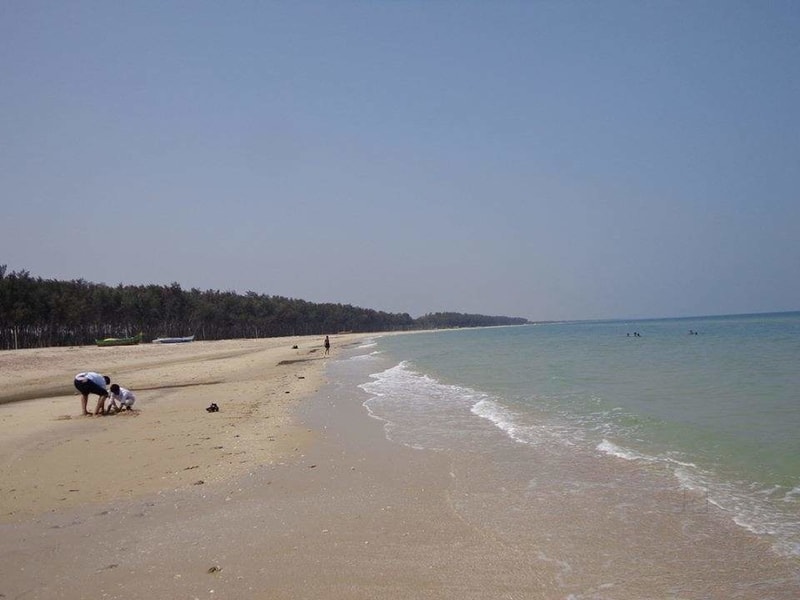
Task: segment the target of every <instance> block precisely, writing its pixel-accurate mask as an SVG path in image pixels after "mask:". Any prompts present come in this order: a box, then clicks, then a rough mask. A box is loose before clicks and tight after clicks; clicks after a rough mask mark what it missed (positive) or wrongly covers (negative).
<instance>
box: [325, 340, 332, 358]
mask: <svg viewBox="0 0 800 600" xmlns="http://www.w3.org/2000/svg"><path fill="white" fill-rule="evenodd" d="M330 351H331V340H330V338H328V336H327V335H326V336H325V356H327V355H328V353H329V352H330Z"/></svg>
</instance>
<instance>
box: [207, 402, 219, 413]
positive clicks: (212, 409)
mask: <svg viewBox="0 0 800 600" xmlns="http://www.w3.org/2000/svg"><path fill="white" fill-rule="evenodd" d="M206 410H207V411H208V412H219V406H217V405H216V404H215V403H212V404H211V406H209V407H208V408H207V409H206Z"/></svg>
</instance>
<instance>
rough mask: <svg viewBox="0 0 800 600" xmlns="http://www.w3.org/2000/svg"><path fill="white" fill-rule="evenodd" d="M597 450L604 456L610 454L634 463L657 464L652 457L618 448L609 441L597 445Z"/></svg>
mask: <svg viewBox="0 0 800 600" xmlns="http://www.w3.org/2000/svg"><path fill="white" fill-rule="evenodd" d="M596 449H597V450H598V451H599V452H602V453H603V454H608V455H610V456H616V457H617V458H622V459H624V460H633V461H643V462H648V463H649V462H655V460H656V459H654V458H653V457H652V456H647V455H645V454H640V453H639V452H635V451H633V450H629V449H627V448H622V447H620V446H617V445H616V444H614V443H613V442H609V441H608V440H605V439H604V440H603V441H602V442H600V443H599V444H597V447H596Z"/></svg>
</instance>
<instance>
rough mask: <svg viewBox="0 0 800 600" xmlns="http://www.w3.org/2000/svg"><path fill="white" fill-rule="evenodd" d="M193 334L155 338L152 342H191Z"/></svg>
mask: <svg viewBox="0 0 800 600" xmlns="http://www.w3.org/2000/svg"><path fill="white" fill-rule="evenodd" d="M193 341H194V336H193V335H187V336H186V337H165V338H156V339H154V340H153V343H154V344H182V343H185V342H193Z"/></svg>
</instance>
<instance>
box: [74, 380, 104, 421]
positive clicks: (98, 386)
mask: <svg viewBox="0 0 800 600" xmlns="http://www.w3.org/2000/svg"><path fill="white" fill-rule="evenodd" d="M109 383H111V378H110V377H108V376H106V375H100V374H99V373H95V372H94V371H87V372H85V373H78V374H77V375H75V389H76V390H78V391H79V392H80V393H81V406H82V408H83V414H84V415H90V414H91V413H90V412H89V411H88V410H86V404H87V403H88V401H89V394H97V396H98V398H97V407H96V408H95V411H94V414H95V415H102V414H103V412H104V410H103V408H104V406H105V403H106V398H108V390H107V389H106V386H107V385H108V384H109Z"/></svg>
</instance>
